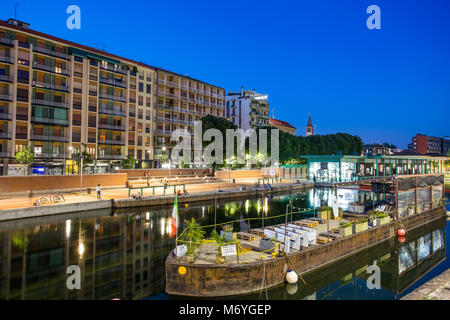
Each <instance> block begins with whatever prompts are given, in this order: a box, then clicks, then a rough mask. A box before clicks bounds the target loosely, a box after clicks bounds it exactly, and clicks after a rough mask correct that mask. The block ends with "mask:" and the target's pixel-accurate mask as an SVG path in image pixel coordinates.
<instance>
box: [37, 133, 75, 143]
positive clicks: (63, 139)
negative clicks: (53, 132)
mask: <svg viewBox="0 0 450 320" xmlns="http://www.w3.org/2000/svg"><path fill="white" fill-rule="evenodd" d="M31 140H38V141H55V142H69V138H68V137H65V136H49V135H47V136H44V135H40V134H34V133H32V134H31Z"/></svg>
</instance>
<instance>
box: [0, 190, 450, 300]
mask: <svg viewBox="0 0 450 320" xmlns="http://www.w3.org/2000/svg"><path fill="white" fill-rule="evenodd" d="M292 196H293V205H294V207H296V208H310V207H312V206H313V205H316V204H317V203H318V202H320V200H322V199H323V197H326V195H324V194H319V193H317V192H315V191H314V190H311V191H309V192H305V193H295V194H293V195H292ZM289 199H290V194H282V195H276V196H269V197H267V196H259V197H256V196H255V198H253V199H248V200H236V201H225V202H219V201H217V203H215V202H214V201H212V202H209V203H199V204H195V205H190V206H186V207H184V206H183V207H182V208H180V217H181V220H184V219H190V218H195V219H196V220H197V221H198V222H199V223H200V224H201V225H204V226H205V225H210V224H214V222H215V221H216V222H217V223H220V222H227V221H231V220H236V219H242V218H249V217H251V218H262V217H271V216H276V215H280V214H283V213H285V212H286V206H287V204H288V203H289ZM447 201H448V199H447ZM447 210H450V208H449V206H448V205H447ZM171 211H172V207H165V208H158V209H152V210H149V209H147V208H139V209H129V210H128V209H127V210H120V211H117V212H115V213H114V214H113V215H112V214H111V213H110V212H109V211H95V212H88V213H76V214H71V215H65V216H54V217H47V218H36V219H27V220H20V221H10V222H1V223H0V299H111V298H121V299H166V298H168V297H167V296H166V294H165V292H164V291H165V270H164V262H165V259H166V256H167V255H168V253H169V252H170V250H171V249H173V248H174V245H175V239H174V237H173V236H171V230H170V225H169V217H170V214H171ZM313 214H314V212H309V213H305V214H302V215H299V214H297V215H294V216H293V219H294V220H297V219H300V218H305V217H308V216H312V215H313ZM282 222H284V217H282V218H276V219H271V220H266V222H265V224H266V225H268V224H275V223H282ZM248 223H249V222H248V221H243V222H238V223H234V224H233V228H234V230H235V231H239V230H246V229H247V228H248ZM250 224H251V227H252V228H254V227H255V228H256V227H259V226H261V224H262V222H261V221H260V220H252V221H251V222H250ZM448 228H449V227H448V222H447V221H446V220H445V219H442V220H441V221H437V222H433V223H431V224H428V225H426V226H424V227H423V228H421V230H420V231H414V232H410V233H408V234H407V237H406V241H405V242H404V243H400V242H398V241H397V240H396V239H394V240H391V241H386V242H384V243H382V244H380V245H377V246H376V247H373V248H370V249H367V250H364V251H362V252H360V253H358V254H357V255H354V256H352V257H349V258H347V259H345V260H342V261H339V262H337V263H335V264H333V265H330V266H327V267H324V268H322V269H320V270H318V271H315V272H313V273H310V274H307V275H305V276H304V277H303V279H302V280H299V282H298V284H297V285H293V286H286V285H283V286H280V287H277V288H274V289H271V290H267V291H264V292H260V293H256V294H253V295H248V296H241V297H239V298H240V299H266V298H269V299H398V298H400V297H401V296H403V295H404V294H406V293H408V292H410V291H411V290H412V289H414V288H415V287H417V286H419V285H421V284H423V283H424V282H426V281H427V280H429V279H430V278H431V277H433V276H435V275H437V274H440V273H441V272H442V271H444V270H446V269H447V268H448V267H449V266H450V265H449V262H448V260H447V259H446V258H445V257H446V256H447V254H448V252H446V251H448V250H449V249H448V248H446V246H445V244H446V243H447V240H448V234H449V232H448V231H449V229H448ZM207 231H210V229H207ZM374 261H376V262H377V265H378V266H379V267H380V269H381V289H378V290H375V289H373V290H369V289H368V288H367V284H366V279H367V278H368V277H369V276H370V274H368V273H367V271H366V270H367V267H368V266H369V265H372V264H373V262H374ZM71 265H75V266H79V268H80V271H81V289H80V290H69V289H68V288H67V285H66V281H67V278H68V276H69V275H68V274H67V268H68V267H69V266H71ZM169 298H171V297H169Z"/></svg>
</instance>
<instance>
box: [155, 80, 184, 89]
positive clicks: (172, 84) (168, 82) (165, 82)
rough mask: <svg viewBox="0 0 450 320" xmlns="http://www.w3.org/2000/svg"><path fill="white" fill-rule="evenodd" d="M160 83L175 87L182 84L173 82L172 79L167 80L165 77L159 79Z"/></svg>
mask: <svg viewBox="0 0 450 320" xmlns="http://www.w3.org/2000/svg"><path fill="white" fill-rule="evenodd" d="M158 82H159V84H162V85H163V86H168V87H173V88H179V87H180V85H179V84H177V83H175V82H171V81H166V80H163V79H159V81H158Z"/></svg>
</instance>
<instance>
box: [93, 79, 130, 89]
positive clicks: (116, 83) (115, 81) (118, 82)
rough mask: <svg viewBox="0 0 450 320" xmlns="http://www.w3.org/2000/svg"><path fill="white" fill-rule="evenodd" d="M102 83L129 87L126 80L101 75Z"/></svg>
mask: <svg viewBox="0 0 450 320" xmlns="http://www.w3.org/2000/svg"><path fill="white" fill-rule="evenodd" d="M99 82H100V83H104V84H109V85H112V86H117V87H121V88H126V87H127V83H126V82H121V81H117V80H116V79H109V78H102V77H100V81H99Z"/></svg>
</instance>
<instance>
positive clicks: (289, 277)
mask: <svg viewBox="0 0 450 320" xmlns="http://www.w3.org/2000/svg"><path fill="white" fill-rule="evenodd" d="M286 281H287V282H288V283H297V281H298V275H297V274H296V273H295V271H292V270H290V269H289V270H288V272H287V273H286Z"/></svg>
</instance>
